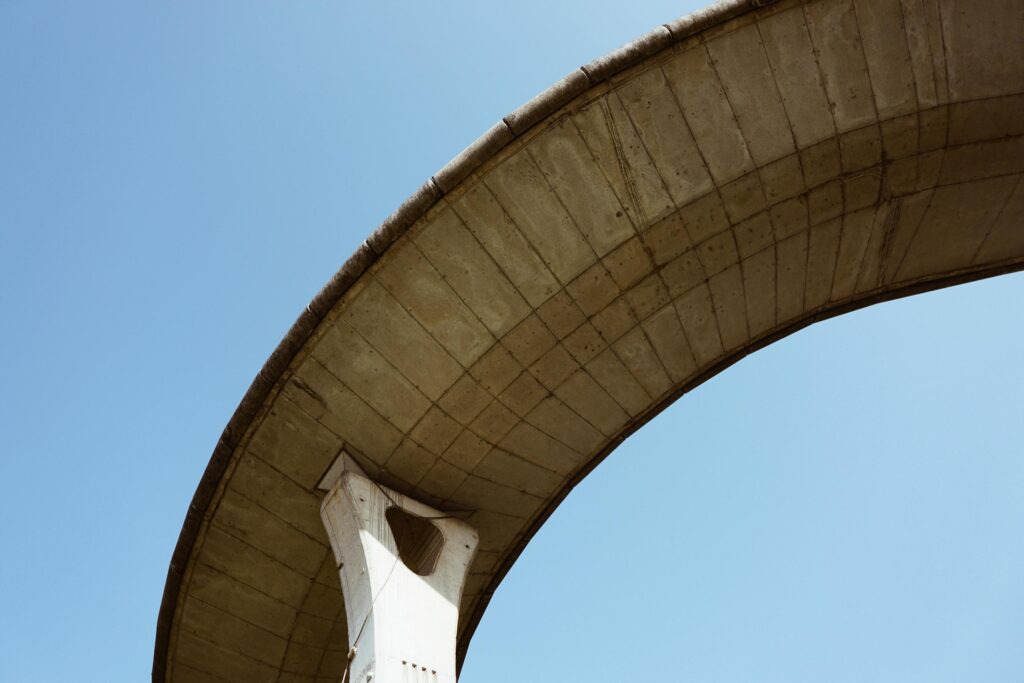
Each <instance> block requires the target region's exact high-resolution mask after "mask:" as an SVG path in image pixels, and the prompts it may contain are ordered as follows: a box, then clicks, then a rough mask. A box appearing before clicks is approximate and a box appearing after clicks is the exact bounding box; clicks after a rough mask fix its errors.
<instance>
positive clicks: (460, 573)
mask: <svg viewBox="0 0 1024 683" xmlns="http://www.w3.org/2000/svg"><path fill="white" fill-rule="evenodd" d="M320 516H321V518H322V519H323V522H324V526H325V527H326V528H327V535H328V537H329V538H330V540H331V548H333V550H334V556H335V558H336V559H337V561H338V567H339V571H340V573H341V589H342V593H343V594H344V596H345V612H346V617H347V618H348V638H349V648H350V650H349V656H350V658H351V662H350V663H349V677H348V682H350V683H367V682H369V681H373V683H455V636H456V627H457V626H458V619H459V602H460V600H461V598H462V588H463V585H464V583H465V579H466V574H467V572H468V571H469V565H470V562H471V561H472V559H473V554H474V553H475V552H476V546H477V540H478V538H477V533H476V530H475V529H473V527H471V526H470V525H468V524H466V523H465V522H463V521H462V520H459V519H456V518H454V517H446V516H444V515H443V514H442V513H440V512H438V511H437V510H434V509H432V508H430V507H429V506H427V505H424V504H422V503H420V502H418V501H415V500H413V499H412V498H409V497H407V496H403V495H402V494H400V493H397V492H396V491H392V490H390V489H387V488H385V487H383V486H380V485H379V484H376V483H374V482H372V481H370V480H369V479H367V478H366V477H364V476H362V475H360V474H357V473H355V472H353V471H344V472H342V473H341V475H340V477H339V478H338V480H337V482H336V483H335V484H334V485H333V486H332V487H331V489H330V491H329V492H328V493H327V497H326V498H324V501H323V504H322V505H321V506H320Z"/></svg>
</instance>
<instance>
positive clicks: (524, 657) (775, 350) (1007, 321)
mask: <svg viewBox="0 0 1024 683" xmlns="http://www.w3.org/2000/svg"><path fill="white" fill-rule="evenodd" d="M694 7H695V4H694V3H692V2H691V3H681V2H647V3H644V4H642V5H640V6H637V4H636V3H632V2H624V1H623V0H617V1H616V2H594V1H592V0H591V1H584V0H562V1H560V2H551V1H550V0H546V1H543V2H541V1H534V0H523V1H520V2H514V3H509V2H503V3H484V2H475V3H471V2H424V3H402V4H398V3H394V2H372V3H371V2H363V3H354V2H341V1H336V2H324V1H313V0H308V1H304V2H261V1H250V2H228V1H220V2H198V1H182V0H178V1H175V2H137V1H134V0H133V1H128V0H124V1H123V2H115V1H112V0H102V1H101V0H96V1H95V2H88V3H86V2H78V1H75V2H70V1H69V2H52V1H48V0H31V1H29V0H0V312H2V318H0V320H2V327H0V330H2V334H0V372H2V377H3V387H4V391H3V392H0V434H2V439H0V681H4V682H7V681H11V682H18V683H21V682H35V681H40V682H43V681H46V682H48V681H64V680H75V681H104V682H107V681H141V680H146V679H147V678H148V676H149V671H150V665H151V658H152V648H153V638H154V628H155V621H156V615H157V610H158V607H159V603H160V597H161V591H162V589H163V583H164V578H165V575H166V570H167V563H168V561H169V559H170V555H171V551H172V549H173V547H174V543H175V540H176V538H177V535H178V531H179V529H180V525H181V522H182V520H183V517H184V514H185V510H186V507H187V505H188V502H189V500H190V498H191V496H192V492H193V490H194V488H195V485H196V483H197V482H198V481H199V478H200V475H201V473H202V471H203V468H204V467H205V465H206V462H207V460H208V458H209V454H210V452H211V451H212V449H213V446H214V444H215V442H216V440H217V437H218V435H219V434H220V431H221V429H222V428H223V426H224V424H225V423H226V422H227V420H228V418H229V416H230V415H231V413H232V412H233V411H234V409H235V406H236V405H237V403H238V401H239V399H240V398H241V397H242V394H243V392H244V391H245V389H246V387H247V386H248V384H249V382H250V381H251V379H252V377H253V376H254V375H255V373H256V371H257V370H258V369H259V367H260V366H261V364H262V363H263V361H264V359H265V358H266V357H267V355H268V354H269V353H270V352H271V350H272V349H273V348H274V347H275V346H276V345H277V343H278V341H279V340H280V338H281V336H282V335H283V334H284V332H285V330H286V329H287V327H288V326H289V325H290V324H291V323H292V321H293V320H294V319H295V318H296V316H297V315H298V313H299V311H300V310H301V309H302V307H303V306H304V305H305V304H306V303H307V302H308V301H309V299H310V298H311V297H312V296H313V294H314V293H315V292H316V290H317V289H318V288H319V287H320V286H321V285H322V284H323V283H324V282H325V281H326V280H327V279H328V278H329V276H330V275H331V274H332V273H333V271H334V270H335V269H336V268H338V267H339V266H340V265H341V264H342V263H343V262H344V260H345V259H346V258H347V257H348V256H349V254H351V253H352V251H353V250H354V249H355V247H356V245H357V244H358V243H359V242H360V241H361V240H362V239H363V238H364V237H365V236H366V235H367V234H368V233H369V232H370V231H371V230H372V229H373V228H374V227H375V226H376V225H377V224H378V223H379V222H380V221H381V219H382V218H383V217H384V216H386V215H387V214H388V213H390V212H391V211H392V210H393V209H394V208H395V207H396V206H397V205H398V204H399V203H400V202H401V201H402V200H403V199H404V198H405V197H406V196H407V195H408V194H409V193H410V192H411V191H412V190H413V189H414V188H415V187H417V186H418V185H419V184H420V183H421V182H422V181H423V180H424V179H426V178H427V177H428V176H429V175H430V174H431V173H432V172H433V171H435V170H436V169H438V168H439V167H440V166H441V165H443V164H444V163H445V162H446V161H447V160H448V159H449V158H450V157H452V156H453V155H454V154H456V153H457V152H458V151H459V150H460V149H462V148H463V147H464V146H465V145H466V144H468V143H469V142H471V141H472V140H473V139H474V138H475V137H476V136H477V135H478V134H479V133H481V132H482V131H484V130H485V129H486V128H488V127H489V126H490V125H491V124H492V123H493V122H495V121H496V120H498V119H499V118H500V117H501V116H502V115H503V114H505V113H507V112H508V111H510V110H512V109H513V108H515V107H516V106H518V105H519V104H521V103H523V102H525V101H526V100H527V99H529V98H530V97H532V96H533V95H534V94H536V93H537V92H539V91H540V90H542V89H543V88H544V87H546V86H547V85H549V84H550V83H551V82H553V81H555V80H556V79H558V78H559V77H561V76H562V75H564V74H565V73H567V72H568V71H570V70H571V69H572V68H574V67H575V66H577V65H578V64H580V63H583V62H585V61H588V60H590V59H592V58H594V57H597V56H600V55H601V54H603V53H605V52H607V51H608V50H610V49H612V48H614V47H616V46H618V45H619V44H621V43H623V42H625V41H627V40H629V39H631V38H633V37H636V36H637V35H639V34H641V33H643V32H645V31H646V30H648V29H649V28H651V27H653V26H656V25H657V24H659V23H662V22H664V21H667V20H669V19H671V18H674V17H675V16H678V15H681V14H684V13H686V12H688V11H690V10H691V9H694ZM1022 300H1024V277H1022V276H1019V275H1018V276H1010V277H1005V278H1002V279H997V280H992V281H987V282H983V283H979V284H974V285H970V286H964V287H960V288H956V289H953V290H949V291H946V292H940V293H936V294H931V295H927V296H921V297H917V298H915V299H911V300H906V301H902V302H896V303H891V304H886V305H883V306H878V307H875V308H872V309H869V310H866V311H862V312H858V313H856V314H852V315H849V316H846V317H843V318H840V319H838V320H835V321H831V322H828V323H825V324H822V325H818V326H815V327H813V328H811V329H808V330H805V331H803V332H800V333H799V334H797V335H796V336H794V337H791V338H789V339H787V340H785V341H783V342H780V343H778V344H776V345H774V346H772V347H770V348H768V349H767V350H764V351H762V352H760V353H758V354H756V355H754V356H753V357H750V358H748V359H746V360H744V361H743V362H742V363H740V364H739V365H737V366H735V367H733V368H731V369H730V370H728V371H727V372H725V373H724V374H723V375H720V376H719V377H717V378H715V379H714V380H712V381H711V382H709V383H708V384H706V385H705V386H703V387H701V388H699V389H698V390H696V391H694V392H693V393H692V394H690V395H687V396H686V397H684V398H683V399H682V400H680V401H679V402H678V403H677V404H676V405H675V406H673V408H672V409H670V410H668V411H667V412H665V413H664V414H663V415H661V416H660V417H659V418H658V419H657V420H655V421H654V422H653V423H651V424H650V425H649V426H647V427H646V428H645V429H644V430H643V431H642V432H641V433H640V434H638V435H637V436H635V437H633V438H632V439H631V440H630V441H628V442H627V443H626V444H625V445H624V446H623V447H622V448H620V449H619V450H618V451H617V452H616V453H615V454H614V455H613V456H612V457H611V458H610V459H609V460H608V461H607V462H606V463H605V464H604V465H602V466H601V467H600V468H599V469H598V470H597V472H595V473H594V474H593V475H592V476H591V477H590V478H589V479H588V480H586V481H585V482H584V483H583V485H581V486H580V487H579V488H578V489H577V490H576V491H575V492H574V493H573V494H572V496H571V497H570V498H569V500H568V502H567V503H566V504H565V505H564V506H563V507H562V508H561V509H560V510H559V512H558V513H556V514H555V516H554V517H553V518H552V519H551V521H550V522H549V523H548V525H547V526H546V527H545V528H544V529H543V530H542V531H541V533H540V534H539V535H538V536H537V537H536V539H535V541H534V542H533V544H532V545H531V546H530V547H529V548H528V550H527V551H526V553H525V554H524V555H523V556H522V558H521V560H520V562H519V564H518V565H517V566H516V567H515V568H514V569H513V570H512V572H511V573H510V575H509V576H508V579H507V580H506V582H505V584H504V585H503V586H502V588H501V589H500V590H499V591H498V593H497V595H496V596H495V598H494V600H493V602H492V605H491V608H490V611H489V612H488V613H487V615H486V616H485V618H484V620H483V622H482V624H481V625H480V628H479V630H478V631H477V635H476V638H475V640H474V643H473V647H472V648H471V651H470V655H469V658H468V660H467V663H466V666H465V669H464V675H463V678H462V680H463V681H464V683H491V682H503V681H510V682H511V681H516V682H518V681H538V682H544V681H552V682H555V681H574V680H583V679H586V680H593V681H629V680H649V681H677V680H679V681H702V682H703V681H729V682H732V681H735V682H747V681H786V682H788V683H792V682H804V681H806V682H808V683H810V682H815V683H817V682H820V681H833V682H834V681H866V680H870V681H901V682H902V681H929V682H930V683H933V682H936V681H958V682H959V681H968V680H969V681H1021V680H1024V581H1022V580H1021V577H1022V576H1024V541H1022V539H1024V457H1022V456H1024V453H1022V450H1024V447H1022V443H1024V436H1022V427H1024V419H1022V414H1024V363H1022V354H1021V350H1022V342H1021V337H1022V332H1024V315H1022V312H1024V311H1022V304H1021V302H1022ZM652 472H657V473H658V475H657V476H653V477H652V476H650V473H652Z"/></svg>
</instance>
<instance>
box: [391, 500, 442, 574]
mask: <svg viewBox="0 0 1024 683" xmlns="http://www.w3.org/2000/svg"><path fill="white" fill-rule="evenodd" d="M384 517H385V518H386V519H387V520H388V526H389V527H391V535H392V536H394V537H395V545H397V546H398V556H399V557H400V558H402V562H403V563H405V566H406V567H408V568H409V569H411V570H412V571H414V572H416V573H417V574H419V575H420V576H429V575H431V574H433V573H434V569H436V568H437V560H438V559H439V558H440V557H441V550H442V549H443V548H444V535H443V534H442V533H441V532H440V531H439V530H438V528H437V527H436V526H434V525H433V524H431V523H430V521H429V520H426V519H424V518H422V517H417V516H416V515H414V514H412V513H409V512H406V511H405V510H403V509H402V508H398V507H389V508H388V509H387V511H386V512H385V513H384Z"/></svg>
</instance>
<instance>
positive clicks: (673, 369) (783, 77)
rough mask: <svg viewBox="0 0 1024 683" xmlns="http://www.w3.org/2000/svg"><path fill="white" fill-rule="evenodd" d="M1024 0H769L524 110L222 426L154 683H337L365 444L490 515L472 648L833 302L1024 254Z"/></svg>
mask: <svg viewBox="0 0 1024 683" xmlns="http://www.w3.org/2000/svg"><path fill="white" fill-rule="evenodd" d="M1022 43H1024V4H1022V3H1021V2H1020V1H1019V0H992V1H989V2H975V1H973V0H972V1H967V0H813V1H805V2H804V1H800V0H780V1H779V2H768V3H766V2H762V1H758V0H754V1H743V2H728V3H724V4H718V5H715V6H713V7H712V8H711V9H709V10H707V11H705V12H703V13H698V14H697V15H691V16H690V17H686V18H683V19H681V20H677V21H675V22H672V23H670V24H666V25H665V26H662V27H659V29H658V30H656V31H654V32H653V33H651V34H649V35H647V36H645V37H643V38H641V39H640V40H638V41H636V42H634V43H632V44H630V45H628V46H626V47H625V48H623V49H622V50H620V51H617V52H616V53H613V54H612V55H609V56H608V57H606V58H603V59H601V60H598V61H596V62H593V63H591V64H589V65H587V66H584V67H582V68H581V69H580V70H578V71H576V72H574V73H573V74H571V75H570V76H568V77H566V78H565V79H563V81H561V82H560V83H559V84H557V85H556V86H555V87H554V88H552V89H551V90H549V91H547V92H545V93H544V94H542V95H540V96H539V97H538V98H537V99H535V100H534V101H532V102H530V103H528V104H527V105H525V106H524V107H523V108H521V109H520V110H517V111H516V112H514V113H513V114H511V115H509V116H507V117H505V119H503V120H502V121H501V122H500V123H499V124H498V125H497V126H495V127H494V128H493V129H492V130H491V131H490V132H489V133H488V134H486V135H485V136H484V137H483V138H481V139H480V140H478V141H477V142H476V143H474V144H473V145H472V146H470V147H469V148H468V149H467V150H466V151H465V152H463V153H462V154H461V155H460V156H459V157H457V158H456V159H455V160H454V161H453V162H452V163H451V164H449V166H447V167H445V169H443V170H442V171H440V172H439V173H438V174H437V175H435V176H434V177H433V178H431V179H430V181H428V183H427V184H426V185H425V186H424V187H423V188H422V189H421V190H420V191H419V192H418V193H417V194H415V195H414V196H413V197H412V198H410V200H409V201H408V202H406V204H404V205H403V206H402V207H401V208H400V209H399V210H398V212H396V214H395V215H394V216H392V217H391V218H390V219H389V220H388V221H387V222H386V223H385V224H384V225H383V226H382V227H381V228H380V229H379V230H378V231H377V232H375V233H374V234H373V235H371V237H370V238H369V239H368V240H367V242H366V243H365V244H364V245H363V247H362V248H361V249H360V250H359V251H358V252H357V253H356V254H355V255H354V256H353V257H352V258H351V259H350V260H349V261H348V262H347V263H346V264H345V265H344V266H343V267H342V269H341V270H340V271H339V273H338V274H337V275H336V276H335V278H334V279H333V280H332V281H331V282H330V283H329V284H328V285H327V287H326V288H325V289H324V290H323V292H321V294H320V295H318V296H317V298H316V299H315V300H314V301H313V303H311V304H310V306H309V308H308V310H307V311H306V312H305V313H304V314H303V316H302V317H301V318H300V319H299V321H298V322H297V323H296V325H295V326H294V327H293V329H292V330H291V331H290V332H289V334H288V336H287V337H286V338H285V340H284V341H283V342H282V343H281V345H280V347H279V348H278V349H277V351H275V353H274V354H273V355H272V357H271V358H270V360H268V362H267V365H266V366H265V367H264V369H263V370H262V371H261V372H260V374H259V376H258V377H257V378H256V380H255V381H254V383H253V385H252V387H251V388H250V390H249V392H248V393H247V394H246V396H245V398H244V399H243V401H242V403H241V405H240V406H239V408H238V410H237V411H236V413H235V415H234V417H233V418H232V420H231V422H230V423H229V424H228V426H227V428H226V429H225V432H224V435H223V436H222V438H221V440H220V442H219V443H218V446H217V449H216V450H215V452H214V454H213V457H212V458H211V462H210V465H209V467H208V469H207V471H206V473H205V474H204V477H203V480H202V482H201V484H200V486H199V489H198V490H197V492H196V496H195V498H194V500H193V504H192V506H191V507H190V510H189V514H188V517H187V519H186V522H185V526H184V528H183V530H182V535H181V538H180V539H179V544H178V547H177V548H176V550H175V554H174V558H173V559H172V563H171V567H170V569H169V572H168V581H167V586H166V589H165V595H164V602H163V605H162V607H161V615H160V620H159V624H158V631H157V643H156V652H155V656H154V672H153V678H154V680H155V681H164V680H180V681H187V680H220V679H228V680H251V681H261V680H267V681H275V680H276V681H284V680H314V679H316V680H321V679H323V680H327V679H331V680H336V679H338V678H339V677H340V675H341V670H342V669H343V667H344V658H345V642H346V632H345V618H344V612H343V610H342V596H341V593H340V588H339V585H338V576H337V572H336V568H335V566H334V559H333V556H332V554H331V551H330V548H329V547H328V543H327V540H326V537H325V534H324V531H323V528H322V525H321V523H320V519H319V516H318V508H319V502H320V497H319V494H318V492H317V490H316V487H317V484H318V482H319V481H320V480H321V477H322V476H323V474H324V472H325V470H326V469H327V468H328V467H329V466H330V464H331V463H332V462H333V460H334V459H335V457H336V456H337V454H338V453H339V452H340V451H342V450H345V451H346V452H348V453H350V454H351V455H352V456H353V457H354V458H355V459H356V460H357V461H358V462H359V463H360V465H361V466H362V467H363V468H364V469H365V470H366V471H367V472H369V473H370V474H371V475H372V476H374V477H375V478H377V479H379V480H380V481H382V482H384V483H386V484H387V485H388V486H391V487H392V488H394V489H396V490H399V491H402V492H404V493H407V494H409V495H412V496H414V497H416V498H417V499H420V500H423V501H425V502H428V503H429V504H431V505H432V506H434V507H436V508H439V509H442V510H451V511H458V513H459V514H460V515H461V516H463V517H464V518H465V519H466V520H468V521H469V522H470V523H471V524H472V525H473V526H475V527H476V528H477V529H478V530H479V531H480V548H481V552H480V553H479V554H478V555H477V558H476V560H475V562H474V565H473V567H472V570H471V575H470V580H469V584H468V585H467V588H466V592H465V594H464V596H463V601H462V605H461V616H460V626H459V633H460V645H459V656H460V659H461V657H462V656H464V654H465V650H466V647H467V646H468V643H469V640H470V638H471V636H472V633H473V630H474V628H475V626H476V624H477V622H478V621H479V619H480V617H481V615H482V614H483V611H484V609H485V608H486V605H487V602H488V600H489V597H490V595H491V594H492V593H493V591H494V589H495V587H496V586H497V584H498V583H499V582H500V580H501V578H502V576H504V574H505V573H506V572H507V571H508V569H509V567H511V565H512V563H513V562H514V561H515V558H516V557H517V556H518V554H519V553H520V552H521V550H522V549H523V547H525V544H526V543H527V542H528V541H529V539H530V538H531V536H532V535H533V533H534V532H535V531H536V529H538V528H539V526H540V525H541V524H543V522H544V520H545V519H546V518H547V516H548V515H549V514H550V513H551V511H553V510H554V508H555V507H556V506H557V505H558V504H559V503H560V502H561V501H562V500H563V499H564V498H565V496H566V495H567V494H568V492H569V491H570V490H571V489H572V487H573V486H574V484H575V483H576V482H578V481H579V480H580V479H581V478H582V477H584V476H586V474H587V473H588V472H589V471H590V470H592V469H593V467H595V466H596V465H597V464H598V463H599V462H600V461H601V460H602V459H603V458H604V457H606V456H607V455H608V454H609V453H610V452H611V451H612V450H614V449H615V447H616V446H617V445H618V444H620V443H621V442H622V441H623V440H624V439H625V438H626V437H627V436H628V435H629V434H631V433H632V432H633V431H635V430H636V429H638V428H639V427H641V426H642V425H643V424H645V423H646V421H648V420H649V419H650V418H651V417H653V416H654V415H655V414H657V413H658V412H659V411H660V410H662V409H663V408H664V407H665V406H667V405H669V404H670V403H671V402H672V401H674V400H675V399H676V398H678V396H680V395H681V394H682V393H683V392H685V391H687V390H689V389H690V388H692V387H694V386H696V385H698V384H700V383H701V382H703V381H706V380H707V379H708V378H709V377H711V376H713V375H714V374H716V373H718V372H720V371H721V370H723V369H724V368H726V367H728V366H729V365H731V364H732V363H734V362H736V361H737V360H738V359H740V358H742V357H743V356H745V355H746V354H749V353H751V352H753V351H755V350H757V349H758V348H761V347H763V346H765V345H766V344H769V343H771V342H772V341H775V340H777V339H779V338H781V337H783V336H785V335H788V334H790V333H792V332H794V331H797V330H799V329H801V328H802V327H804V326H806V325H809V324H811V323H813V322H816V321H819V320H822V319H825V318H828V317H831V316H834V315H838V314H841V313H843V312H846V311H849V310H853V309H856V308H860V307H864V306H867V305H870V304H872V303H876V302H879V301H883V300H886V299H892V298H896V297H901V296H906V295H909V294H913V293H917V292H921V291H927V290H931V289H936V288H939V287H944V286H949V285H952V284H957V283H960V282H965V281H969V280H973V279H978V278H982V277H989V276H992V275H997V274H1000V273H1006V272H1011V271H1016V270H1020V269H1022V268H1024V182H1022V180H1021V178H1022V174H1024V51H1022V50H1021V49H1020V45H1021V44H1022Z"/></svg>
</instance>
